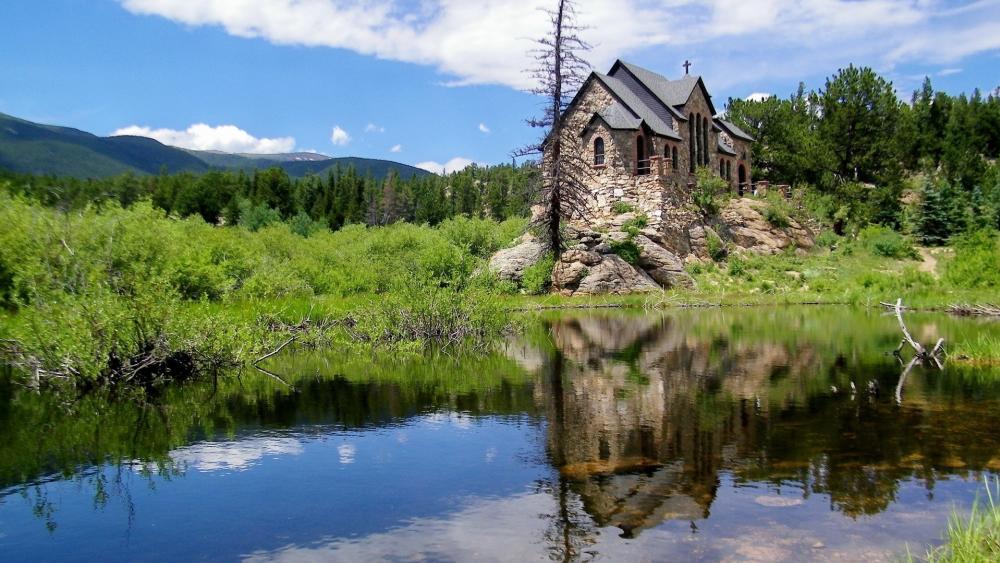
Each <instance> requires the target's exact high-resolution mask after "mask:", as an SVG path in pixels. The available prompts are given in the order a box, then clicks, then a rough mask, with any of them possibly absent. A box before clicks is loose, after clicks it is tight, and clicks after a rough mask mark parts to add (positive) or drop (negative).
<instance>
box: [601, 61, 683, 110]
mask: <svg viewBox="0 0 1000 563" xmlns="http://www.w3.org/2000/svg"><path fill="white" fill-rule="evenodd" d="M619 62H621V63H622V66H624V67H625V68H626V69H628V71H629V72H631V73H632V74H634V75H635V77H636V78H638V79H639V80H641V81H642V83H643V84H645V85H646V87H647V88H649V89H650V90H652V91H653V93H654V94H656V97H658V98H660V99H661V100H663V102H664V103H666V104H667V105H670V106H681V105H684V104H685V103H687V101H688V98H690V97H691V92H692V91H693V90H694V87H695V86H697V85H698V78H699V77H697V76H691V75H688V76H685V77H684V78H681V79H678V80H667V78H666V77H664V76H662V75H659V74H656V73H655V72H653V71H651V70H646V69H644V68H642V67H641V66H636V65H634V64H632V63H627V62H625V61H619Z"/></svg>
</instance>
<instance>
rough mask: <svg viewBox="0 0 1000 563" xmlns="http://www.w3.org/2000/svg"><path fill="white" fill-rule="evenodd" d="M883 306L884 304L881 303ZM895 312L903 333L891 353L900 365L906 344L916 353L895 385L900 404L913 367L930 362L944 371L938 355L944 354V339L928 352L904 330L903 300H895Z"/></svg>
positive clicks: (897, 399) (939, 340)
mask: <svg viewBox="0 0 1000 563" xmlns="http://www.w3.org/2000/svg"><path fill="white" fill-rule="evenodd" d="M883 305H884V303H883ZM893 308H894V309H895V311H896V320H898V321H899V330H901V331H902V332H903V340H902V341H901V342H900V343H899V346H898V347H897V348H896V349H895V350H894V351H893V355H894V356H896V357H897V358H898V359H899V360H900V363H902V359H903V358H902V356H901V355H900V351H902V349H903V347H904V346H905V345H906V344H909V345H910V347H912V348H913V350H914V351H915V352H916V353H915V354H914V355H913V358H912V359H911V360H910V363H908V364H906V368H905V369H904V370H903V373H902V375H900V376H899V383H897V384H896V402H897V403H899V404H902V402H903V384H904V383H905V382H906V376H908V375H909V374H910V371H912V370H913V368H914V366H917V365H921V364H923V363H924V362H931V363H933V364H934V366H935V367H937V368H938V369H939V370H940V369H944V365H943V364H942V363H941V359H940V355H941V353H943V352H944V338H939V339H938V341H937V343H936V344H935V345H934V347H933V348H931V350H930V351H929V352H928V351H927V349H926V348H924V347H923V345H921V344H920V343H919V342H917V341H916V340H914V339H913V336H911V335H910V331H909V330H907V328H906V323H905V322H903V310H905V309H906V308H905V307H904V306H903V300H902V299H897V300H896V304H895V305H894V307H893Z"/></svg>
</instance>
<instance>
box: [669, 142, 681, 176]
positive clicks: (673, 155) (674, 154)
mask: <svg viewBox="0 0 1000 563" xmlns="http://www.w3.org/2000/svg"><path fill="white" fill-rule="evenodd" d="M670 161H671V162H673V163H674V170H677V168H678V167H680V163H679V162H677V146H676V145H674V147H673V148H671V149H670Z"/></svg>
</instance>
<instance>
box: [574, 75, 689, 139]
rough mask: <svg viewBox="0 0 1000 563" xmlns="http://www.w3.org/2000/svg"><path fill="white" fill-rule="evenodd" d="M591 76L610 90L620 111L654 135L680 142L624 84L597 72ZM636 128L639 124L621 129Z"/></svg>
mask: <svg viewBox="0 0 1000 563" xmlns="http://www.w3.org/2000/svg"><path fill="white" fill-rule="evenodd" d="M593 76H596V77H597V79H598V80H600V81H601V82H602V83H603V84H604V85H605V86H607V87H608V89H609V90H611V93H612V94H613V95H614V96H615V97H616V98H617V99H618V102H619V105H621V106H623V107H622V109H625V110H626V111H627V112H628V113H630V114H631V115H632V116H634V117H635V118H638V119H640V120H641V122H645V123H646V125H647V126H649V128H650V129H652V130H653V132H654V133H656V134H657V135H662V136H664V137H670V138H671V139H676V140H680V136H679V135H678V134H677V133H675V132H674V128H673V127H671V126H670V125H669V124H668V123H666V122H665V121H663V119H661V118H660V116H658V115H657V114H656V111H654V110H653V108H651V107H649V106H648V105H647V104H646V103H645V102H643V101H642V99H641V98H639V96H638V95H636V93H635V92H633V91H632V89H631V88H629V87H628V85H626V84H625V83H624V82H622V81H621V80H619V79H617V78H615V77H613V76H608V75H606V74H601V73H599V72H594V73H593ZM619 111H620V110H619V109H617V108H616V109H615V112H619ZM601 117H602V118H604V119H605V121H607V120H608V118H607V117H605V116H604V115H601ZM619 123H624V119H622V120H620V121H619ZM609 125H611V126H612V127H614V125H613V124H611V123H610V122H609ZM638 126H639V122H636V123H634V125H632V126H629V127H622V128H623V129H625V128H627V129H637V128H638Z"/></svg>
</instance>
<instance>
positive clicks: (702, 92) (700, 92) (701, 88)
mask: <svg viewBox="0 0 1000 563" xmlns="http://www.w3.org/2000/svg"><path fill="white" fill-rule="evenodd" d="M699 102H700V103H702V104H704V105H705V106H707V107H708V112H709V115H708V117H711V116H714V115H715V114H716V113H718V112H716V111H715V105H714V104H712V96H711V94H709V93H708V88H706V87H705V81H704V80H702V79H701V77H700V76H699V77H698V79H697V82H696V83H695V87H694V88H692V89H691V94H690V95H689V96H688V99H687V100H686V101H685V102H684V109H685V113H687V108H688V107H690V106H692V105H697V104H699Z"/></svg>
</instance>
